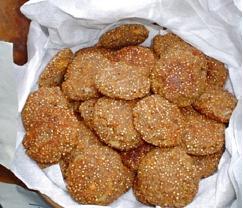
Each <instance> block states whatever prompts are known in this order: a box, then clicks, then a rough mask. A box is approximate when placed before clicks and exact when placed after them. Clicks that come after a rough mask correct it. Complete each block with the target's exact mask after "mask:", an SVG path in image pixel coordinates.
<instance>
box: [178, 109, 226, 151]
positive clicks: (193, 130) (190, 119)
mask: <svg viewBox="0 0 243 208" xmlns="http://www.w3.org/2000/svg"><path fill="white" fill-rule="evenodd" d="M183 114H184V117H185V128H184V136H183V139H182V140H183V142H184V144H185V147H186V151H187V153H188V154H192V155H209V154H214V153H216V152H219V151H220V150H221V149H222V147H223V146H224V131H225V126H224V124H222V123H218V122H216V121H214V120H210V119H208V118H206V117H205V116H203V115H200V114H199V113H197V112H196V111H194V110H192V109H190V110H189V109H188V110H187V111H185V112H184V113H183Z"/></svg>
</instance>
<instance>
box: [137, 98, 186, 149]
mask: <svg viewBox="0 0 243 208" xmlns="http://www.w3.org/2000/svg"><path fill="white" fill-rule="evenodd" d="M133 117H134V125H135V128H136V129H137V131H138V132H139V133H140V134H141V135H142V139H143V140H145V141H146V142H148V143H150V144H153V145H155V146H159V147H171V146H176V145H178V144H180V142H181V138H182V127H183V117H182V115H181V112H180V110H179V108H177V106H176V105H174V104H172V103H170V102H169V101H168V100H166V99H164V98H163V97H161V96H159V95H151V96H148V97H146V98H143V99H142V100H140V101H138V102H137V104H136V106H135V107H134V109H133Z"/></svg>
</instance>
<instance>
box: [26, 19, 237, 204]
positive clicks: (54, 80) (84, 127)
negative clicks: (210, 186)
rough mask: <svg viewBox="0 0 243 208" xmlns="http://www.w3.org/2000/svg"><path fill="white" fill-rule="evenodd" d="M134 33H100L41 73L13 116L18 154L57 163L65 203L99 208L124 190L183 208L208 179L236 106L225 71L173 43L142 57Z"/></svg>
mask: <svg viewBox="0 0 243 208" xmlns="http://www.w3.org/2000/svg"><path fill="white" fill-rule="evenodd" d="M147 37H148V30H147V29H146V28H145V27H144V26H142V25H138V24H136V25H122V26H120V27H117V28H115V29H113V30H111V31H108V32H107V33H105V34H104V35H102V37H101V38H100V40H99V42H98V43H97V44H96V45H95V46H94V47H91V48H83V49H80V50H79V51H77V52H76V53H75V54H74V56H73V54H72V52H71V51H70V50H69V49H63V50H61V51H60V52H59V53H58V54H57V55H56V56H55V57H54V58H53V59H52V60H51V62H50V63H49V64H48V65H47V67H46V69H45V70H44V72H43V73H42V75H41V77H40V80H39V87H40V88H39V90H38V91H36V92H34V93H32V94H31V95H30V96H29V98H28V100H27V102H26V105H25V107H24V110H23V112H22V117H23V122H24V126H25V128H26V131H27V133H26V136H25V139H24V141H23V144H24V146H25V148H26V153H27V154H28V155H29V156H30V157H31V158H32V159H34V160H36V161H37V162H38V163H39V164H40V165H49V164H53V163H59V164H60V166H61V169H62V172H63V176H64V178H65V180H66V183H67V189H68V191H69V193H70V194H71V196H72V197H73V198H74V199H75V200H76V201H78V202H79V203H82V204H99V205H107V204H109V203H111V202H113V201H114V200H116V199H117V198H118V197H119V196H121V195H122V194H123V193H124V192H126V191H127V190H128V189H129V188H130V187H133V191H134V194H135V196H136V197H137V199H138V200H139V201H141V202H142V203H145V204H150V205H160V206H162V207H183V206H185V205H187V204H189V203H190V202H191V201H192V200H193V198H194V196H195V195H196V193H197V190H198V184H199V180H200V179H201V178H204V177H208V176H210V175H212V174H213V173H214V172H215V171H216V169H217V166H218V163H219V160H220V158H221V155H222V154H223V152H224V130H225V125H227V123H228V122H229V119H230V116H231V114H232V111H233V109H234V107H235V105H236V99H235V97H234V96H233V95H232V94H230V93H229V92H227V91H225V90H224V89H223V87H224V84H225V81H226V79H227V74H228V73H227V69H226V68H225V67H224V65H223V64H222V63H220V62H219V61H217V60H215V59H213V58H210V57H207V56H205V55H204V54H203V53H202V52H200V51H199V50H197V49H196V48H194V47H193V46H191V45H189V44H188V43H186V42H184V41H183V40H182V39H180V38H179V37H177V36H176V35H174V34H171V33H168V34H166V35H164V36H161V35H157V36H155V37H154V39H153V43H152V46H151V48H146V47H142V46H138V45H139V44H140V43H142V42H143V41H144V40H145V39H146V38H147Z"/></svg>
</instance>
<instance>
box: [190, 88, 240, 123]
mask: <svg viewBox="0 0 243 208" xmlns="http://www.w3.org/2000/svg"><path fill="white" fill-rule="evenodd" d="M236 104H237V100H236V98H235V96H233V95H232V94H231V93H229V92H227V91H226V90H223V89H208V90H207V91H206V92H205V93H203V94H202V95H201V96H200V97H199V98H198V99H197V100H196V101H195V102H194V103H193V107H194V108H195V109H197V111H199V112H200V113H202V114H204V115H206V116H207V117H208V118H211V119H214V120H216V121H219V122H222V123H228V122H229V120H230V117H231V114H232V112H233V110H234V108H235V106H236Z"/></svg>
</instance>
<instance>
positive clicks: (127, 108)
mask: <svg viewBox="0 0 243 208" xmlns="http://www.w3.org/2000/svg"><path fill="white" fill-rule="evenodd" d="M133 106H134V103H133V102H128V101H123V100H114V99H111V98H100V99H99V100H98V101H97V102H96V104H95V109H94V127H95V130H96V133H97V134H98V135H99V137H100V139H101V140H102V141H103V142H105V143H106V144H107V145H109V146H111V147H113V148H116V149H119V150H128V149H131V148H135V147H137V146H138V145H140V144H141V142H142V141H141V139H140V135H139V134H138V132H137V131H136V130H135V128H134V126H133V117H132V108H133Z"/></svg>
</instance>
